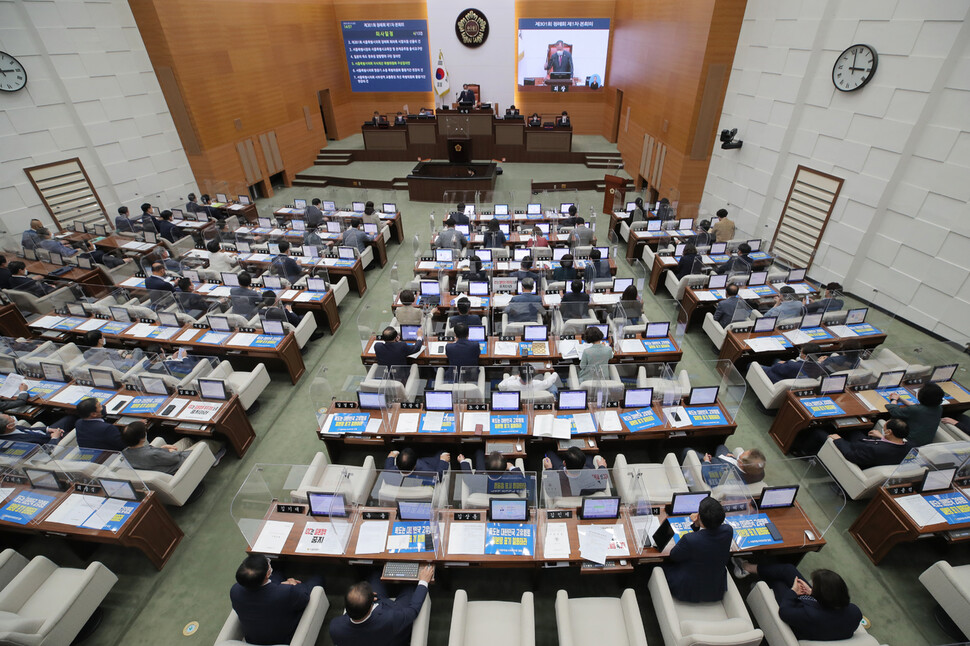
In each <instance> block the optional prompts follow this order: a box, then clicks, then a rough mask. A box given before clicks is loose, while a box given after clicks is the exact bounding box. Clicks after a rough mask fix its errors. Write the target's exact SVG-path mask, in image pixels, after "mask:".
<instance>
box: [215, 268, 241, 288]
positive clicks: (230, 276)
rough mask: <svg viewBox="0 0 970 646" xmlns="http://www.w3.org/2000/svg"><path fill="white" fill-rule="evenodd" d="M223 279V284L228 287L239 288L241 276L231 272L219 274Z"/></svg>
mask: <svg viewBox="0 0 970 646" xmlns="http://www.w3.org/2000/svg"><path fill="white" fill-rule="evenodd" d="M219 276H220V277H221V278H222V284H223V285H225V286H227V287H239V276H238V275H237V274H234V273H233V272H231V271H223V272H220V273H219Z"/></svg>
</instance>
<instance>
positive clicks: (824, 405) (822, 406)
mask: <svg viewBox="0 0 970 646" xmlns="http://www.w3.org/2000/svg"><path fill="white" fill-rule="evenodd" d="M798 401H800V402H801V403H802V406H804V407H805V408H806V409H807V410H808V412H810V413H811V414H812V417H831V416H833V415H842V414H844V413H845V411H843V410H842V408H841V407H840V406H839V405H838V404H836V403H835V401H834V400H833V399H832V398H831V397H802V398H800V399H799V400H798Z"/></svg>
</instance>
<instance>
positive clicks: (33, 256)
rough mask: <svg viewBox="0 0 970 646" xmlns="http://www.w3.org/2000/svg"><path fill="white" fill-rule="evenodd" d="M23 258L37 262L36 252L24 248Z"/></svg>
mask: <svg viewBox="0 0 970 646" xmlns="http://www.w3.org/2000/svg"><path fill="white" fill-rule="evenodd" d="M24 258H26V259H27V260H37V250H36V249H28V248H27V247H24Z"/></svg>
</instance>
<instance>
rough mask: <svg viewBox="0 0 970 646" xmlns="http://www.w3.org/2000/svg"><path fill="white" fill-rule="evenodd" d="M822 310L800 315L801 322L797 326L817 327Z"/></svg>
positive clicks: (820, 322) (820, 321)
mask: <svg viewBox="0 0 970 646" xmlns="http://www.w3.org/2000/svg"><path fill="white" fill-rule="evenodd" d="M822 315H823V313H822V312H815V313H814V314H806V315H805V316H803V317H802V324H801V325H800V326H799V327H802V328H806V329H808V328H813V327H818V326H820V325H821V324H822Z"/></svg>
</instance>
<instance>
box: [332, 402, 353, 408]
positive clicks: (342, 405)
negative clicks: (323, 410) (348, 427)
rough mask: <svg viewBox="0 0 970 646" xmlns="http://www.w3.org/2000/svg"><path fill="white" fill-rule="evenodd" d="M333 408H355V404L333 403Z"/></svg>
mask: <svg viewBox="0 0 970 646" xmlns="http://www.w3.org/2000/svg"><path fill="white" fill-rule="evenodd" d="M333 407H334V408H357V402H334V403H333Z"/></svg>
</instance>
